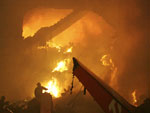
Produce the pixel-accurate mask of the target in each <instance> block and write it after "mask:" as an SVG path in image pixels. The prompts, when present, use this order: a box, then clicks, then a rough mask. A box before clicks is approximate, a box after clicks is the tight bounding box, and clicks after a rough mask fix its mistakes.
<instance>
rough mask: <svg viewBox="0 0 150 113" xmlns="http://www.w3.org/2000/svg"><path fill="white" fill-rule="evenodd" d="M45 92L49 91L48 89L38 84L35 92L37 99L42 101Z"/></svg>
mask: <svg viewBox="0 0 150 113" xmlns="http://www.w3.org/2000/svg"><path fill="white" fill-rule="evenodd" d="M43 90H48V89H47V88H45V87H43V86H41V83H39V82H38V83H37V87H36V88H35V91H34V94H35V97H36V99H38V100H40V98H41V96H42V92H43Z"/></svg>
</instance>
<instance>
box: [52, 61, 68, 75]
mask: <svg viewBox="0 0 150 113" xmlns="http://www.w3.org/2000/svg"><path fill="white" fill-rule="evenodd" d="M69 62H70V60H69V59H65V60H62V61H60V62H58V63H57V67H55V68H54V69H53V71H52V72H55V71H58V72H64V71H67V70H68V66H67V64H68V63H69Z"/></svg>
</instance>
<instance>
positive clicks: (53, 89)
mask: <svg viewBox="0 0 150 113" xmlns="http://www.w3.org/2000/svg"><path fill="white" fill-rule="evenodd" d="M45 87H46V88H47V89H48V90H46V91H45V92H48V93H50V94H51V95H53V96H54V97H56V98H58V97H60V96H61V89H60V87H59V86H58V81H57V79H56V78H52V80H50V81H49V82H48V83H47V84H46V85H45Z"/></svg>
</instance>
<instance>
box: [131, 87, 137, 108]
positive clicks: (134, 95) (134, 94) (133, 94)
mask: <svg viewBox="0 0 150 113" xmlns="http://www.w3.org/2000/svg"><path fill="white" fill-rule="evenodd" d="M132 98H133V105H135V106H137V99H136V91H135V90H134V91H133V92H132Z"/></svg>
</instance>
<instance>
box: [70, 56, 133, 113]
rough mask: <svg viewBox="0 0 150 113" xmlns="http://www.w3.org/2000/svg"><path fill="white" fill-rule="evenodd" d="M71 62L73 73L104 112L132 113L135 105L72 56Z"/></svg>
mask: <svg viewBox="0 0 150 113" xmlns="http://www.w3.org/2000/svg"><path fill="white" fill-rule="evenodd" d="M73 62H74V67H73V75H75V76H76V77H77V78H78V79H79V81H80V82H81V83H82V84H83V85H84V87H85V88H86V89H87V90H88V91H89V93H90V94H91V95H92V96H93V98H94V99H95V101H96V102H97V103H98V104H99V105H100V106H101V107H102V109H103V110H104V112H105V113H132V112H131V111H133V110H134V109H135V107H133V106H132V105H131V104H129V103H128V102H127V101H126V100H125V99H123V98H122V97H121V96H119V95H118V94H117V93H116V92H115V91H114V90H113V89H112V88H110V87H109V86H108V85H106V84H105V83H104V82H103V81H102V80H100V79H99V78H97V77H96V76H95V75H94V74H93V73H92V72H90V71H88V69H87V68H86V67H85V66H83V65H82V64H81V63H80V62H79V61H77V59H75V58H73Z"/></svg>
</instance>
